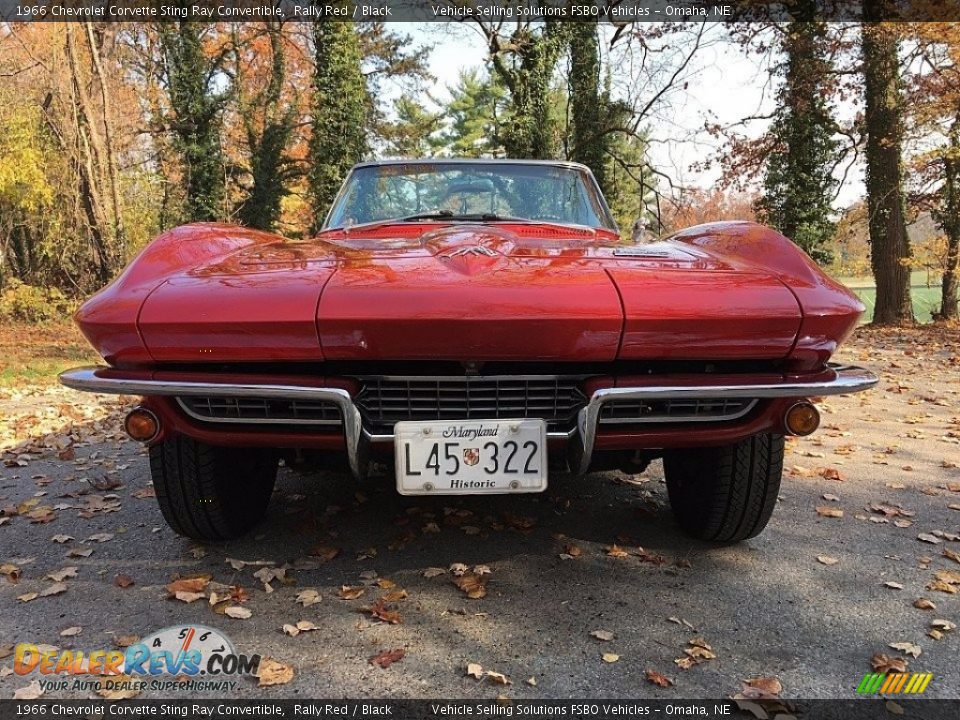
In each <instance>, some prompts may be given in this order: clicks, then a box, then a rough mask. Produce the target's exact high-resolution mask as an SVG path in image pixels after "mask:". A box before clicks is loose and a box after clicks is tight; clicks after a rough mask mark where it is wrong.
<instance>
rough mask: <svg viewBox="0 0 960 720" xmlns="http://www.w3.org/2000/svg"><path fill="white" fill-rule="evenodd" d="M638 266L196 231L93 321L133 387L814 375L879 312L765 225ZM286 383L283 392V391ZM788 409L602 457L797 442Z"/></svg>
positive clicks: (445, 243) (392, 229)
mask: <svg viewBox="0 0 960 720" xmlns="http://www.w3.org/2000/svg"><path fill="white" fill-rule="evenodd" d="M623 247H624V245H623V244H622V243H621V242H620V241H619V239H618V238H617V236H616V235H615V234H614V233H612V232H610V231H606V230H600V229H598V230H590V229H586V228H582V227H578V226H563V225H555V224H552V223H523V224H520V223H516V224H512V223H502V222H499V223H486V224H484V223H470V224H455V223H445V222H437V221H430V222H414V223H409V222H407V223H396V224H381V225H377V226H374V227H371V228H357V229H355V230H352V231H347V230H335V231H331V232H327V233H321V234H320V235H318V236H317V237H316V238H313V239H311V240H308V241H303V242H291V241H286V240H284V239H283V238H280V237H277V236H274V235H270V234H267V233H262V232H256V231H250V230H245V229H242V228H237V227H232V226H228V225H217V224H195V225H187V226H184V227H180V228H177V229H175V230H171V231H169V232H167V233H164V234H163V235H161V236H160V237H159V238H157V240H155V241H154V242H153V243H151V244H150V245H149V246H148V247H147V248H146V249H145V250H144V251H143V252H142V253H141V254H140V255H139V256H138V257H137V258H136V259H135V260H134V261H133V262H132V263H131V264H130V266H129V267H128V268H127V269H126V270H125V271H124V273H123V274H122V275H121V276H120V277H119V278H117V280H115V281H114V282H113V283H111V284H110V285H108V286H107V287H106V288H104V289H103V290H102V291H100V292H99V293H98V294H97V295H95V296H94V297H93V298H91V299H90V300H89V301H87V302H86V303H85V304H84V305H83V306H82V307H81V308H80V310H79V311H78V312H77V314H76V321H77V323H78V325H79V326H80V328H81V330H82V331H83V333H84V334H85V335H86V337H87V338H88V339H89V340H90V342H91V343H92V344H93V346H94V347H95V348H96V349H97V350H98V352H100V354H101V355H102V356H103V357H104V358H105V359H106V361H107V362H108V363H109V364H110V365H112V366H113V367H116V368H121V369H123V368H128V369H133V368H138V369H144V368H150V369H157V370H163V369H164V368H165V367H167V366H169V365H170V364H179V365H183V364H190V365H193V366H197V365H208V364H209V365H211V366H213V365H216V364H223V363H252V364H256V363H266V362H269V363H271V364H272V367H274V368H275V367H276V366H277V364H279V365H280V366H282V364H283V363H294V362H296V363H304V362H324V361H372V360H414V361H415V360H456V361H461V362H484V361H498V360H504V361H538V362H543V361H553V362H569V363H584V362H612V361H617V360H621V361H625V360H644V361H648V360H651V361H652V360H656V361H679V360H697V361H721V360H744V361H749V360H758V361H779V362H781V363H782V368H781V369H782V371H783V372H791V373H798V374H800V375H805V374H809V375H815V374H816V373H817V372H818V371H819V370H821V369H822V368H823V367H824V365H825V363H826V361H827V359H828V358H829V357H830V355H831V354H832V353H833V352H834V350H835V349H836V347H837V345H838V344H839V343H840V342H842V341H843V339H844V338H845V337H846V336H847V335H848V334H849V333H850V332H851V331H852V330H853V328H854V326H855V324H856V322H857V319H858V318H859V316H860V314H861V313H862V312H863V309H864V308H863V305H862V304H861V303H860V301H859V300H858V299H857V298H856V297H855V296H854V295H853V294H852V293H850V292H849V291H848V290H846V289H845V288H843V287H841V286H840V285H838V284H837V283H835V282H834V281H832V280H830V279H829V278H828V277H826V276H825V275H824V274H823V273H822V272H821V271H820V270H819V269H818V268H817V267H816V266H815V265H814V264H813V262H812V261H810V259H809V258H808V257H807V256H806V255H805V254H804V253H802V252H801V251H800V250H799V249H798V248H797V247H796V246H795V245H793V244H792V243H791V242H790V241H788V240H787V239H786V238H784V237H783V236H781V235H779V234H778V233H776V232H774V231H772V230H770V229H768V228H765V227H762V226H759V225H756V224H753V223H746V222H742V223H716V224H710V225H701V226H698V227H694V228H690V229H688V230H685V231H683V232H681V233H678V234H676V235H674V236H672V237H670V238H667V239H666V240H664V241H660V242H657V243H652V244H650V245H645V246H641V247H642V249H643V254H641V255H636V256H627V255H622V254H618V253H616V252H615V251H616V250H617V249H618V248H623ZM272 372H273V373H274V374H272V375H270V376H269V381H270V382H274V381H276V380H277V378H278V377H280V375H278V374H277V371H276V370H273V371H272ZM281 374H282V373H281ZM196 375H197V371H193V372H190V371H187V372H184V373H183V377H184V379H189V378H190V377H195V376H196ZM220 377H221V378H224V379H225V378H226V376H225V375H222V374H221V375H220ZM257 377H258V378H260V379H263V377H264V376H263V375H258V376H257ZM655 379H656V380H659V381H663V379H664V376H662V375H661V376H656V377H655ZM688 379H689V378H688ZM715 379H716V378H715V377H711V380H715ZM748 379H750V378H748ZM756 379H757V381H758V382H759V381H760V380H762V377H761V376H756ZM738 380H739V381H743V377H742V376H741V377H739V378H738ZM299 381H301V382H309V381H310V379H309V378H307V379H304V378H302V377H301V378H299ZM312 381H313V382H317V383H320V382H323V383H326V385H327V386H330V385H331V384H332V385H335V386H340V387H347V388H349V382H350V381H348V380H346V379H344V378H340V379H339V380H338V379H336V378H334V379H331V378H322V379H320V378H313V379H312ZM624 381H625V380H624V379H623V378H613V377H611V378H610V380H609V382H610V383H612V384H617V385H621V384H623V382H624ZM642 381H643V378H640V379H636V378H635V379H633V380H631V382H634V383H637V382H642ZM594 382H596V381H594ZM602 382H603V381H601V383H602ZM337 383H339V385H337ZM147 403H148V404H149V405H150V406H151V407H153V408H154V409H155V410H156V411H157V413H158V415H160V417H161V420H162V421H163V427H164V434H166V433H169V432H183V433H186V434H189V435H192V436H194V437H197V438H199V439H203V440H206V441H208V442H211V443H215V444H227V445H230V444H251V445H272V446H290V447H321V448H336V447H337V445H338V443H342V435H340V434H339V431H336V430H333V431H331V430H329V429H322V428H321V429H316V428H312V429H306V428H305V429H299V428H294V429H290V428H286V429H283V430H279V429H273V428H265V429H264V428H243V427H237V426H218V425H210V424H203V426H202V427H201V423H197V422H196V421H193V420H191V419H189V418H187V417H186V416H184V414H183V413H182V412H180V411H179V409H178V408H177V406H176V404H175V402H174V401H173V400H171V399H169V398H152V399H148V400H147ZM785 408H786V404H785V401H780V400H777V401H767V402H764V403H761V404H760V405H758V406H757V408H756V409H755V410H754V411H753V412H752V413H751V414H750V415H749V416H747V417H746V418H743V419H742V420H739V421H732V422H730V423H725V424H711V425H708V426H697V427H690V426H683V427H679V428H678V427H673V428H670V427H642V426H639V427H638V426H628V427H624V426H616V427H613V428H610V427H602V428H601V429H600V430H599V431H598V436H597V447H598V448H659V447H686V446H700V445H709V444H716V443H721V442H729V441H731V440H734V439H738V438H741V437H747V436H749V435H751V434H755V433H757V432H763V431H771V430H772V431H776V432H782V430H783V428H782V425H781V423H782V414H783V411H784V410H785ZM163 436H164V435H161V437H163Z"/></svg>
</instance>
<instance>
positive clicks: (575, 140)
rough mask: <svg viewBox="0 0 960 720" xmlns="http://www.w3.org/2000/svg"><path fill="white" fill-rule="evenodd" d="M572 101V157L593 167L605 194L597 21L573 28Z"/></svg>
mask: <svg viewBox="0 0 960 720" xmlns="http://www.w3.org/2000/svg"><path fill="white" fill-rule="evenodd" d="M569 32H570V77H569V87H570V90H569V93H570V95H569V102H570V119H571V133H570V135H571V137H570V141H571V143H570V150H569V155H570V159H571V160H575V161H576V162H579V163H583V164H584V165H586V166H587V167H589V168H590V169H591V170H592V171H593V174H594V176H595V177H596V178H597V183H599V185H600V187H601V188H602V189H603V191H604V193H606V192H608V191H609V189H610V188H608V187H607V182H606V163H607V160H608V158H607V146H608V142H607V141H608V134H607V132H606V127H605V125H606V121H605V119H604V106H605V104H606V102H605V101H606V99H607V98H605V97H603V96H602V94H601V91H600V42H599V38H598V36H597V24H596V23H576V24H574V25H573V27H572V28H571V29H570V31H569Z"/></svg>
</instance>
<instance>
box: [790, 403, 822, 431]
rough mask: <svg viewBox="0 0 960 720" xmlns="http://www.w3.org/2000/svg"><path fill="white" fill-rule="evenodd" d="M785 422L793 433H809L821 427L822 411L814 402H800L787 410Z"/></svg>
mask: <svg viewBox="0 0 960 720" xmlns="http://www.w3.org/2000/svg"><path fill="white" fill-rule="evenodd" d="M783 424H784V425H786V426H787V430H788V431H789V432H790V434H791V435H809V434H810V433H812V432H813V431H814V430H816V429H817V428H818V427H820V411H819V410H817V408H816V406H815V405H814V404H813V403H809V402H806V401H804V402H798V403H797V404H796V405H793V406H791V407H790V409H789V410H787V413H786V415H784V416H783Z"/></svg>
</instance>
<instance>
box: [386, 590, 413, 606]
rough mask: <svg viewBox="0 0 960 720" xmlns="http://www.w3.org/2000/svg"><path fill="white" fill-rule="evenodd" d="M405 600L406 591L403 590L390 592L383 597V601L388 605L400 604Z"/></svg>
mask: <svg viewBox="0 0 960 720" xmlns="http://www.w3.org/2000/svg"><path fill="white" fill-rule="evenodd" d="M406 599H407V591H406V590H404V589H403V588H397V589H396V590H392V591H390V592H388V593H387V594H386V595H384V596H383V601H384V602H388V603H395V602H400V601H401V600H406Z"/></svg>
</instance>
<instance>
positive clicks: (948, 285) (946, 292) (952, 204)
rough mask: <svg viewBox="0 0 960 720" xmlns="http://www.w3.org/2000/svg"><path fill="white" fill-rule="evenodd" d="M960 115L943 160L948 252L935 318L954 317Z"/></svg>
mask: <svg viewBox="0 0 960 720" xmlns="http://www.w3.org/2000/svg"><path fill="white" fill-rule="evenodd" d="M958 158H960V117H958V118H957V119H956V120H954V122H953V127H952V128H951V129H950V143H949V145H948V147H947V152H946V156H945V158H944V162H943V166H944V167H943V170H944V172H943V175H944V177H943V190H942V193H943V211H942V219H941V222H940V226H941V227H942V228H943V231H944V233H945V234H946V236H947V255H946V258H945V259H944V265H943V282H942V285H941V288H940V312H939V313H937V316H936V319H937V320H956V319H957V264H958V261H960V160H958Z"/></svg>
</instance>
